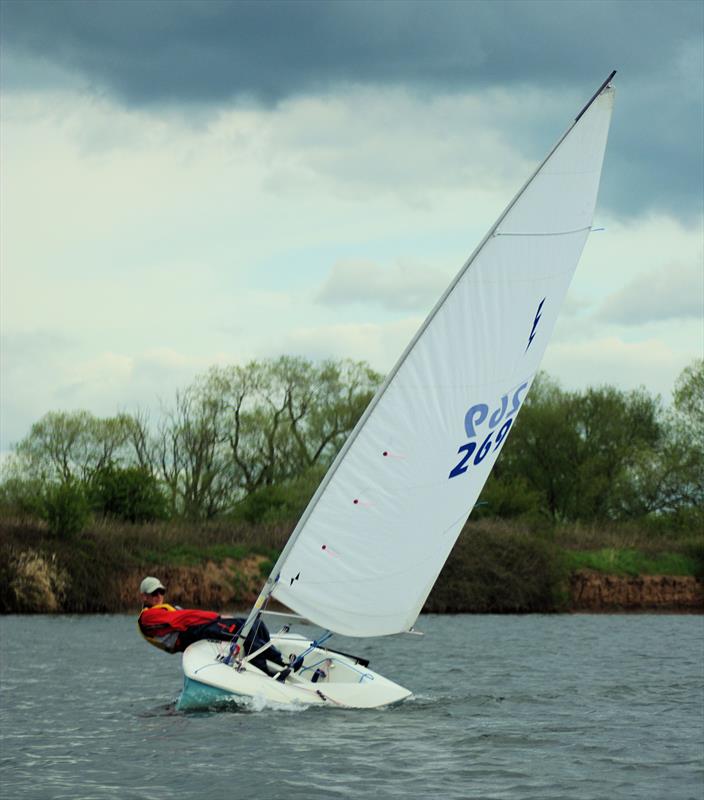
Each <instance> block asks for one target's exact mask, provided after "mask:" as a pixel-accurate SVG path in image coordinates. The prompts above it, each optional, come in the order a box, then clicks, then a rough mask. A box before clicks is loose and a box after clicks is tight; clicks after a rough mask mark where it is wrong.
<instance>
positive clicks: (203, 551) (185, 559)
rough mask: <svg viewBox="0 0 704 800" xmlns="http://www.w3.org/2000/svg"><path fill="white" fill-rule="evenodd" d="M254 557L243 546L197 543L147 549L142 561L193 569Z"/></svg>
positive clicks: (143, 552)
mask: <svg viewBox="0 0 704 800" xmlns="http://www.w3.org/2000/svg"><path fill="white" fill-rule="evenodd" d="M248 555H252V551H251V550H250V549H249V548H247V547H245V546H243V545H228V544H217V545H210V546H208V547H202V546H199V545H198V544H197V543H183V544H178V545H173V546H171V547H168V548H163V549H151V548H149V549H145V550H143V551H142V553H141V560H142V561H143V562H144V563H146V564H169V565H170V566H174V567H193V566H196V565H198V564H203V563H204V562H205V561H217V562H222V561H225V560H226V559H228V558H232V559H235V560H236V561H239V560H241V559H243V558H246V557H247V556H248Z"/></svg>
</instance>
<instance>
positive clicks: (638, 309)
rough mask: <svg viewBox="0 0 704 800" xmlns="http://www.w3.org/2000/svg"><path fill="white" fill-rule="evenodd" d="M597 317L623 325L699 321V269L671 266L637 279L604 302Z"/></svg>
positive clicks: (702, 286) (702, 297) (702, 291)
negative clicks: (686, 320) (665, 321)
mask: <svg viewBox="0 0 704 800" xmlns="http://www.w3.org/2000/svg"><path fill="white" fill-rule="evenodd" d="M598 316H599V318H601V319H603V320H605V321H607V322H615V323H619V324H623V325H642V324H644V323H648V322H659V321H664V320H685V319H702V318H704V275H703V274H702V270H701V267H698V268H697V267H696V266H684V265H682V264H671V265H670V266H669V267H666V268H664V269H658V270H654V271H652V272H649V273H647V274H645V275H640V276H638V277H637V278H635V279H634V280H633V281H631V282H630V283H629V284H627V285H626V286H624V287H623V289H621V290H620V291H618V292H616V293H615V294H612V295H611V296H610V297H609V298H607V300H606V301H605V302H604V304H603V306H602V307H601V309H600V310H599V313H598Z"/></svg>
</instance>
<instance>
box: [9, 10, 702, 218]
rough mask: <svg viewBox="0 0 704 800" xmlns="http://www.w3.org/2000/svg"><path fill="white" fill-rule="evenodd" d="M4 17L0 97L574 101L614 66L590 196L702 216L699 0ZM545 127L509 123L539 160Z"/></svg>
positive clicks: (629, 207) (144, 102) (548, 127)
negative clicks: (513, 96) (384, 92)
mask: <svg viewBox="0 0 704 800" xmlns="http://www.w3.org/2000/svg"><path fill="white" fill-rule="evenodd" d="M2 22H3V25H2V30H3V34H2V46H3V53H4V56H3V60H4V63H3V83H4V85H5V88H6V89H12V88H21V87H23V86H25V87H26V86H27V85H31V86H36V85H37V84H38V83H41V82H42V80H44V81H45V82H47V81H48V82H50V83H51V85H52V86H54V85H56V83H57V82H58V83H61V82H63V81H64V80H65V77H63V76H64V75H65V73H66V72H67V71H68V72H71V71H72V72H73V73H74V74H75V75H76V76H78V77H79V79H80V81H81V82H82V84H81V85H83V86H85V85H89V86H93V87H95V88H96V89H97V90H99V91H107V92H108V93H110V94H112V95H113V96H115V97H116V98H118V99H119V100H121V101H122V102H124V103H126V104H131V105H138V106H153V107H159V106H162V105H169V104H171V105H173V104H176V105H183V104H188V105H194V104H200V105H212V106H219V105H222V104H224V103H229V102H233V101H237V102H257V103H264V104H271V103H276V102H279V101H282V100H284V99H285V98H287V97H290V96H293V95H297V94H306V93H307V94H310V93H319V92H326V91H331V90H332V89H337V88H339V87H341V86H342V87H344V86H346V85H354V84H365V85H374V86H389V85H395V86H406V87H409V88H412V89H415V90H417V91H420V92H431V93H437V92H442V93H448V92H450V93H452V92H457V91H467V90H472V89H480V88H483V87H497V86H501V87H506V88H508V89H509V90H512V91H516V92H519V91H521V90H522V89H524V88H526V87H536V86H538V87H541V88H543V89H547V90H554V91H560V92H567V93H568V94H569V96H570V98H574V103H575V104H577V103H579V102H582V101H584V100H586V98H587V97H588V94H589V92H590V91H591V90H592V89H595V88H596V86H597V85H598V82H599V81H600V80H602V79H603V78H604V77H605V76H606V74H608V71H609V70H610V69H611V68H612V67H616V68H618V69H619V70H620V71H621V74H620V75H619V77H618V85H619V87H620V88H622V89H623V91H622V93H620V96H619V105H618V107H617V116H616V119H615V122H614V127H613V136H612V143H611V147H610V154H609V159H610V164H609V169H608V170H607V172H606V178H605V184H604V190H603V193H602V202H603V203H604V205H606V206H610V207H612V208H614V209H618V210H620V211H621V212H625V213H638V212H640V211H643V210H646V209H649V208H656V209H666V210H669V211H672V212H674V213H677V214H679V215H681V216H687V215H692V214H697V213H700V212H701V208H702V188H701V187H702V149H701V141H702V111H701V107H702V88H701V75H702V32H703V31H704V5H702V4H701V3H698V2H690V0H666V1H665V2H659V1H658V0H647V1H641V0H630V1H629V2H626V1H625V0H623V1H621V0H610V1H608V2H602V1H601V0H571V2H562V3H558V2H551V1H550V0H535V2H526V1H525V0H495V2H452V1H448V2H444V1H443V0H438V1H437V2H414V1H413V0H409V1H408V2H402V1H401V0H399V1H398V2H365V0H354V1H353V2H346V1H345V0H338V2H306V1H305V0H302V1H301V2H296V3H293V2H286V1H284V2H279V1H278V0H274V1H273V2H267V3H261V2H236V3H234V2H208V1H207V0H205V1H204V2H178V3H166V2H150V1H149V0H144V1H143V2H139V3H135V2H111V1H110V0H104V1H103V2H100V3H95V2H80V1H77V0H68V1H67V2H61V0H52V1H51V2H48V3H46V2H41V0H35V2H13V3H7V2H6V3H3V4H2ZM32 60H33V62H34V64H35V68H34V69H30V68H29V67H28V64H29V63H30V62H31V61H32ZM56 75H60V76H61V77H60V78H58V77H55V76H56ZM42 76H43V78H42ZM52 76H54V77H52ZM570 102H571V101H570ZM569 108H570V110H571V106H570V107H569ZM577 108H578V105H575V108H574V110H575V111H576V110H577ZM543 117H545V114H544V110H542V109H539V108H538V109H536V112H535V116H534V118H533V119H526V118H521V119H514V120H512V121H511V122H510V123H509V124H510V126H511V128H512V129H513V130H521V132H522V135H521V140H522V142H523V147H524V150H525V152H526V153H527V154H529V155H530V156H532V157H536V158H537V157H539V156H540V155H541V154H542V153H543V152H544V151H545V142H546V141H548V142H549V141H551V140H552V139H554V138H556V135H557V133H558V132H559V131H560V129H561V128H562V127H564V124H565V123H566V122H567V119H565V117H564V115H563V116H561V117H560V118H543Z"/></svg>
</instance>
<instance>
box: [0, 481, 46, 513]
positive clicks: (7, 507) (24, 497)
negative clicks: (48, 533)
mask: <svg viewBox="0 0 704 800" xmlns="http://www.w3.org/2000/svg"><path fill="white" fill-rule="evenodd" d="M44 514H45V507H44V484H43V483H42V481H41V480H39V479H38V478H33V479H32V478H21V477H19V476H17V475H10V476H8V477H7V478H6V479H5V480H4V481H3V482H2V483H0V515H2V516H4V517H10V516H13V517H19V518H26V517H29V518H31V517H38V518H41V517H42V516H44Z"/></svg>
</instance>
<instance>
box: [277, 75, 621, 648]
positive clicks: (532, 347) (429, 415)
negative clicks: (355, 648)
mask: <svg viewBox="0 0 704 800" xmlns="http://www.w3.org/2000/svg"><path fill="white" fill-rule="evenodd" d="M612 106H613V89H612V88H611V87H610V86H607V87H606V88H605V89H603V90H602V91H601V93H600V94H599V95H598V96H597V97H596V99H595V100H594V101H593V102H592V103H591V105H590V106H588V108H587V110H586V111H585V112H584V113H583V114H582V115H581V117H578V118H577V121H576V122H575V123H573V125H572V127H571V128H570V129H569V130H568V132H567V133H566V134H565V135H564V136H563V138H562V139H561V140H560V142H558V144H557V146H556V147H555V148H554V149H553V151H552V152H551V153H550V155H549V156H548V158H547V159H546V160H545V162H543V164H542V165H541V167H540V168H539V169H538V170H537V172H536V173H535V174H534V175H533V177H532V178H531V179H530V180H529V181H528V183H527V184H526V186H525V187H524V188H523V189H522V190H521V192H520V193H519V194H518V196H517V197H516V199H515V200H514V201H513V202H512V203H511V205H510V206H509V207H508V209H507V211H506V212H504V214H503V215H502V216H501V218H500V219H499V222H498V223H497V225H496V226H495V227H494V228H493V229H492V230H491V231H490V233H489V234H488V236H487V238H486V239H485V240H484V242H483V243H482V244H481V245H480V247H479V248H478V250H477V251H476V252H475V253H474V255H473V256H472V257H471V258H470V259H469V261H468V262H467V263H466V264H465V265H464V267H463V268H462V270H461V271H460V273H459V274H458V276H457V278H456V279H455V281H454V282H453V284H452V285H451V286H450V288H449V289H448V290H447V292H446V293H445V295H444V296H443V297H442V299H441V300H440V301H439V303H438V304H437V306H436V307H435V309H434V310H433V312H432V313H431V314H430V316H429V317H428V319H427V320H426V322H425V323H424V325H423V326H422V327H421V329H420V331H419V332H418V334H417V335H416V337H415V339H414V340H413V342H412V343H411V345H410V346H409V348H408V349H407V350H406V352H405V353H404V355H403V356H402V357H401V359H400V361H399V363H398V364H397V365H396V367H395V369H394V370H393V371H392V373H391V375H390V377H389V379H387V382H386V383H385V385H384V386H383V387H382V389H381V390H380V392H379V393H378V394H377V396H376V398H375V400H374V401H373V402H372V403H371V404H370V407H369V408H368V409H367V412H366V413H365V415H364V417H363V418H362V419H361V420H360V423H359V425H358V426H357V428H356V429H355V431H354V432H353V434H352V435H351V437H350V439H349V440H348V442H347V444H346V446H345V448H343V450H342V452H341V453H340V455H339V456H338V458H337V459H336V461H335V463H334V464H333V466H332V467H331V469H330V471H329V473H328V475H327V477H326V480H325V481H324V482H323V484H321V487H320V489H319V490H318V492H317V494H316V495H315V497H314V498H313V500H312V501H311V504H310V505H309V507H308V509H307V511H306V513H305V514H304V516H303V517H302V519H301V522H300V523H299V526H298V528H297V529H296V531H295V532H294V534H293V536H292V540H291V542H290V543H289V544H290V546H289V547H287V548H286V550H285V551H284V553H283V554H282V559H281V560H280V563H279V564H278V565H277V567H276V569H275V573H274V574H273V575H272V580H276V585H275V587H274V590H273V596H274V597H275V598H276V599H277V600H279V601H281V602H282V603H284V604H285V605H286V606H288V607H290V608H291V609H293V610H295V611H297V612H298V613H299V614H302V615H303V616H305V617H307V618H309V619H310V620H312V621H314V622H315V623H317V624H319V625H321V626H322V627H324V628H328V629H330V630H332V631H335V632H337V633H341V634H345V635H349V636H376V635H382V634H391V633H397V632H400V631H404V630H408V629H409V628H411V627H412V625H413V624H414V622H415V620H416V618H417V616H418V614H419V612H420V610H421V608H422V606H423V603H424V601H425V599H426V597H427V596H428V593H429V592H430V589H431V588H432V586H433V584H434V583H435V580H436V579H437V576H438V574H439V572H440V570H441V569H442V566H443V564H444V563H445V561H446V559H447V557H448V555H449V553H450V550H451V549H452V546H453V544H454V543H455V541H456V539H457V536H458V535H459V533H460V531H461V529H462V526H463V525H464V523H465V521H466V519H467V517H468V515H469V513H470V511H471V510H472V508H473V506H474V504H475V502H476V500H477V497H478V496H479V493H480V491H481V489H482V486H483V485H484V482H485V481H486V479H487V476H488V475H489V472H490V470H491V468H492V466H493V464H494V462H495V461H496V458H497V457H498V455H499V453H500V451H501V448H502V446H503V445H504V443H505V442H506V438H507V436H508V434H509V432H510V430H511V427H512V424H513V423H514V422H515V419H516V414H517V413H518V411H519V410H520V407H521V405H522V404H523V402H524V400H525V397H526V393H527V392H528V389H529V388H530V385H531V382H532V381H533V378H534V376H535V373H536V371H537V369H538V366H539V364H540V361H541V358H542V356H543V353H544V352H545V348H546V346H547V343H548V340H549V338H550V335H551V332H552V330H553V327H554V325H555V321H556V319H557V315H558V312H559V309H560V306H561V304H562V302H563V300H564V297H565V294H566V292H567V289H568V287H569V284H570V280H571V279H572V275H573V274H574V271H575V268H576V266H577V262H578V260H579V257H580V254H581V252H582V249H583V247H584V244H585V242H586V239H587V236H588V234H589V231H590V227H591V224H592V218H593V213H594V207H595V204H596V198H597V191H598V187H599V179H600V174H601V166H602V161H603V157H604V150H605V147H606V139H607V133H608V128H609V122H610V119H611V110H612ZM549 446H550V443H549V442H545V447H549ZM277 578H278V580H277Z"/></svg>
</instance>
